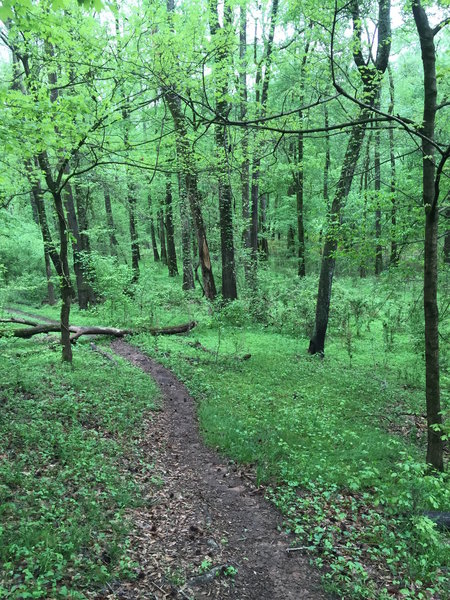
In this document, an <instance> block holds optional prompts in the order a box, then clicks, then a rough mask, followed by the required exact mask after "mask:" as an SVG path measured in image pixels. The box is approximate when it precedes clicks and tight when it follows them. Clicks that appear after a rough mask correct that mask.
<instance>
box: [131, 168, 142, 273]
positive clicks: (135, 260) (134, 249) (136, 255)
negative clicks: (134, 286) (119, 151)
mask: <svg viewBox="0 0 450 600" xmlns="http://www.w3.org/2000/svg"><path fill="white" fill-rule="evenodd" d="M129 177H130V175H129V174H128V178H129ZM136 204H137V198H136V185H135V184H134V183H133V182H132V181H129V183H128V212H129V219H130V241H131V268H132V271H133V279H132V282H133V283H137V281H138V279H139V261H140V259H141V253H140V250H139V242H138V234H137V228H136Z"/></svg>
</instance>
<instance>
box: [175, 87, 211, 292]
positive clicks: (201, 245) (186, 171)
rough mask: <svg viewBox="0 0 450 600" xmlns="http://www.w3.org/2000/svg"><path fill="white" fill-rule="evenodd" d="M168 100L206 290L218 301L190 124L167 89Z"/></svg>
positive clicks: (178, 102) (177, 101) (177, 100)
mask: <svg viewBox="0 0 450 600" xmlns="http://www.w3.org/2000/svg"><path fill="white" fill-rule="evenodd" d="M164 97H165V100H166V102H167V105H168V107H169V110H170V113H171V115H172V119H173V122H174V127H175V129H176V132H177V136H176V147H177V156H178V160H179V163H180V166H181V171H182V174H183V177H184V180H185V186H186V194H187V197H188V201H189V206H190V209H191V214H192V220H193V222H194V228H195V233H196V236H197V245H198V256H199V261H200V267H201V270H202V281H203V290H204V293H205V296H206V297H207V298H208V300H214V299H215V297H216V295H217V290H216V285H215V282H214V275H213V271H212V265H211V258H210V254H209V247H208V241H207V238H206V230H205V224H204V221H203V215H202V210H201V202H200V194H199V190H198V175H197V170H196V168H195V166H194V159H193V156H192V151H191V148H190V142H189V140H188V135H187V124H186V120H185V117H184V115H183V113H182V111H181V105H180V99H179V98H178V96H177V95H176V93H175V92H173V91H171V90H168V89H167V90H166V91H165V93H164Z"/></svg>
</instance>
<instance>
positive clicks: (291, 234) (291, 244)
mask: <svg viewBox="0 0 450 600" xmlns="http://www.w3.org/2000/svg"><path fill="white" fill-rule="evenodd" d="M286 244H287V249H288V252H289V254H291V255H292V256H294V255H295V231H294V228H293V227H292V225H289V227H288V232H287V239H286Z"/></svg>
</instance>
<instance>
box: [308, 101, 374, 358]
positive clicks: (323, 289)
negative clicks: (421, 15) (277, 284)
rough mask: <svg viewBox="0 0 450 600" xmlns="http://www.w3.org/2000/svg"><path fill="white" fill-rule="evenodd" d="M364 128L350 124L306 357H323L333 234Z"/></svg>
mask: <svg viewBox="0 0 450 600" xmlns="http://www.w3.org/2000/svg"><path fill="white" fill-rule="evenodd" d="M368 117H369V113H368V111H366V110H362V111H361V113H360V120H366V119H367V118H368ZM365 129H366V126H365V124H357V125H354V126H353V128H352V130H351V133H350V139H349V141H348V143H347V149H346V152H345V156H344V162H343V165H342V170H341V175H340V177H339V181H338V184H337V189H336V194H335V196H334V199H333V202H332V204H331V210H330V215H329V222H328V225H327V231H326V232H325V242H324V246H323V253H322V262H321V267H320V278H319V290H318V294H317V304H316V320H315V326H314V333H313V337H312V338H311V341H310V344H309V353H310V354H316V353H318V354H323V353H324V351H325V337H326V333H327V328H328V315H329V312H330V300H331V288H332V285H333V276H334V269H335V266H336V250H337V244H338V242H337V234H338V231H339V225H340V214H341V207H342V204H343V202H344V200H345V199H346V198H347V196H348V193H349V191H350V187H351V184H352V181H353V176H354V173H355V168H356V163H357V162H358V156H359V153H360V150H361V146H362V143H363V140H364V133H365Z"/></svg>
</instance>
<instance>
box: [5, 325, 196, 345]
mask: <svg viewBox="0 0 450 600" xmlns="http://www.w3.org/2000/svg"><path fill="white" fill-rule="evenodd" d="M9 322H11V321H9ZM196 325H197V323H196V322H195V321H189V323H183V324H182V325H172V326H169V327H149V328H148V329H136V330H134V329H117V328H116V327H99V326H76V325H71V326H70V327H69V331H70V332H71V333H72V334H73V335H71V336H70V341H71V342H72V344H75V343H76V341H77V340H78V339H79V338H80V337H81V336H83V335H109V336H113V337H124V336H125V335H136V334H138V333H149V334H150V335H174V334H178V333H187V332H188V331H190V330H191V329H193V328H194V327H195V326H196ZM58 331H61V325H60V324H59V323H44V324H38V325H35V326H34V327H27V328H24V329H13V330H10V331H6V330H5V331H0V337H3V336H12V337H17V338H23V339H28V338H31V337H33V336H34V335H38V334H40V333H55V332H58Z"/></svg>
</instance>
